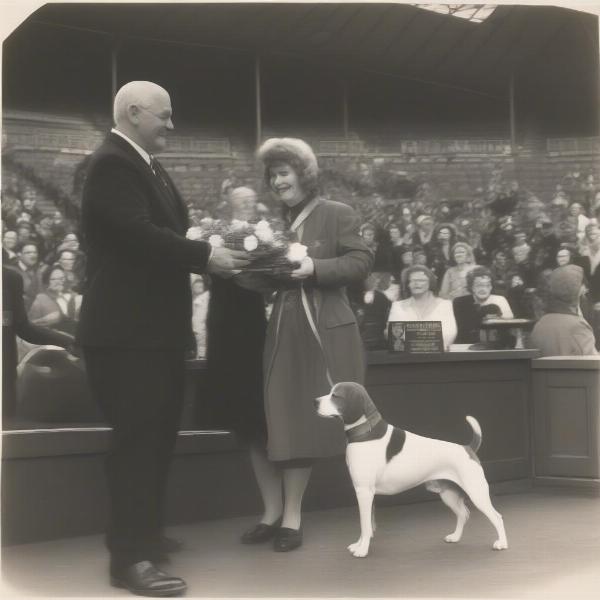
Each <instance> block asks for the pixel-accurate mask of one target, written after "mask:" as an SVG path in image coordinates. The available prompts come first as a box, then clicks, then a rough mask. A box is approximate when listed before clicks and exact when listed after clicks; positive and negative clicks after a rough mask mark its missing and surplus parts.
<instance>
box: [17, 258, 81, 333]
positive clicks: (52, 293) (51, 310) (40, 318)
mask: <svg viewBox="0 0 600 600" xmlns="http://www.w3.org/2000/svg"><path fill="white" fill-rule="evenodd" d="M66 281H67V276H66V273H65V271H64V270H63V268H62V267H61V266H60V265H53V266H52V267H50V268H49V269H47V270H46V272H45V273H44V275H43V276H42V282H43V283H44V286H45V290H44V291H43V292H41V293H39V294H38V295H37V296H36V297H35V300H34V301H33V304H32V305H31V308H30V309H29V311H28V312H29V318H30V319H31V322H32V323H33V324H34V325H40V326H43V327H51V328H52V329H56V330H58V331H64V332H65V333H70V334H74V333H75V327H76V323H77V320H78V319H79V310H80V308H81V295H80V294H76V293H74V292H72V291H70V290H68V289H67V288H66Z"/></svg>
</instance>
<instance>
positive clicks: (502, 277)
mask: <svg viewBox="0 0 600 600" xmlns="http://www.w3.org/2000/svg"><path fill="white" fill-rule="evenodd" d="M490 271H491V273H492V285H493V292H494V294H500V295H502V296H506V294H507V293H508V283H509V282H508V274H509V271H510V265H509V263H508V259H507V257H506V253H505V252H504V251H503V250H496V252H494V254H493V260H492V264H491V266H490Z"/></svg>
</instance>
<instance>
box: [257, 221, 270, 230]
mask: <svg viewBox="0 0 600 600" xmlns="http://www.w3.org/2000/svg"><path fill="white" fill-rule="evenodd" d="M256 229H271V223H269V221H267V220H266V219H261V220H260V221H259V222H258V223H257V224H256Z"/></svg>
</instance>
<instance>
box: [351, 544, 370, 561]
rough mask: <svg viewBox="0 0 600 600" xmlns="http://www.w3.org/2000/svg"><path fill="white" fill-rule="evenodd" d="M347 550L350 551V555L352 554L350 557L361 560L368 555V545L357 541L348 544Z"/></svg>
mask: <svg viewBox="0 0 600 600" xmlns="http://www.w3.org/2000/svg"><path fill="white" fill-rule="evenodd" d="M348 550H350V554H352V556H356V558H363V557H365V556H367V554H369V543H368V542H367V543H365V542H363V541H362V540H358V541H357V542H354V544H350V545H349V546H348Z"/></svg>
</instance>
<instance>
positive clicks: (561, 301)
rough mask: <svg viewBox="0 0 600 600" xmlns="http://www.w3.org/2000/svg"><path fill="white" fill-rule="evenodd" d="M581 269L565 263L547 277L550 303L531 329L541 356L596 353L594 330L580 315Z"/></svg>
mask: <svg viewBox="0 0 600 600" xmlns="http://www.w3.org/2000/svg"><path fill="white" fill-rule="evenodd" d="M583 289H584V287H583V269H582V268H581V267H579V266H577V265H565V266H563V267H558V268H557V269H555V270H554V271H552V273H551V275H550V278H549V303H548V310H547V312H546V314H545V315H544V316H543V317H542V318H541V319H540V320H539V321H538V322H537V323H536V324H535V327H534V328H533V331H532V332H531V344H532V346H533V347H534V348H538V349H539V350H540V351H541V353H542V356H587V355H594V354H598V352H597V350H596V348H595V339H594V333H593V330H592V328H591V326H590V325H589V323H588V322H587V321H586V320H585V319H584V318H583V317H582V316H580V311H579V301H580V298H581V294H582V292H583Z"/></svg>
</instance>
